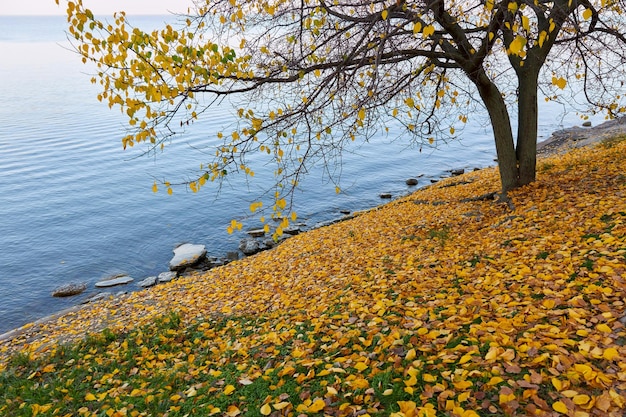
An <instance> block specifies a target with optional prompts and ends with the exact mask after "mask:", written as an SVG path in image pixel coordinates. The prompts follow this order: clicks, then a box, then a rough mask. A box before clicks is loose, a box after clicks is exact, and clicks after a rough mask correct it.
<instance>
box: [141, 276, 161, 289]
mask: <svg viewBox="0 0 626 417" xmlns="http://www.w3.org/2000/svg"><path fill="white" fill-rule="evenodd" d="M156 283H157V277H148V278H146V279H144V280H142V281H139V282H138V283H137V285H139V286H140V287H143V288H146V287H152V286H153V285H156Z"/></svg>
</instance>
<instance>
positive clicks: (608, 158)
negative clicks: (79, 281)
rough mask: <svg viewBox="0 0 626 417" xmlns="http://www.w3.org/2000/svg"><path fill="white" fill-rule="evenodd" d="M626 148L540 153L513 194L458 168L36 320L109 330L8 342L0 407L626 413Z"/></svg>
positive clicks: (14, 411) (52, 330)
mask: <svg viewBox="0 0 626 417" xmlns="http://www.w3.org/2000/svg"><path fill="white" fill-rule="evenodd" d="M624 155H626V144H624V143H623V142H622V143H618V144H617V145H615V146H612V147H610V148H601V147H600V148H595V149H585V150H584V151H578V152H574V153H570V154H567V155H564V156H561V157H558V158H552V159H550V160H549V162H550V164H551V165H550V166H551V169H550V170H549V171H547V172H543V173H542V174H541V175H540V176H539V179H538V181H537V182H536V183H534V184H532V185H530V186H527V187H525V188H524V189H522V190H518V191H515V192H512V193H511V199H512V201H513V203H514V206H515V211H514V212H511V211H510V210H509V209H508V208H507V207H506V206H504V205H499V204H498V203H494V202H492V201H481V200H479V201H467V200H463V199H466V198H468V197H471V196H476V195H483V194H485V193H488V192H490V191H491V190H493V189H497V187H498V179H497V176H496V172H495V171H494V170H483V171H479V172H474V173H470V174H466V175H465V177H464V180H465V181H464V182H463V183H462V184H458V185H454V186H445V185H446V182H443V183H442V184H438V185H437V186H432V187H430V188H428V189H425V190H421V191H418V192H417V193H416V194H414V195H412V196H408V197H406V198H404V199H401V200H398V201H395V202H392V203H390V204H388V205H386V206H384V207H381V208H378V209H374V210H371V211H368V212H364V213H361V214H360V215H358V216H357V217H355V218H354V219H352V220H349V221H345V222H343V223H340V224H337V225H334V226H331V227H327V228H322V229H318V230H314V231H311V232H308V233H306V234H303V235H300V236H296V237H294V238H291V239H290V240H288V241H287V242H285V243H283V244H281V245H280V246H279V247H277V248H276V249H275V250H273V251H270V252H264V253H261V254H259V255H256V256H254V257H251V258H246V259H243V260H241V261H238V262H234V263H232V264H230V265H228V266H225V267H222V268H217V269H214V270H211V271H209V272H207V273H206V274H204V275H197V276H194V277H189V278H182V279H179V280H178V281H177V282H173V283H171V284H167V285H164V286H163V287H159V288H155V289H152V290H150V291H144V292H140V293H134V294H129V295H127V296H125V297H123V298H122V299H121V300H123V302H121V301H120V300H119V299H118V300H114V301H105V302H102V303H98V304H95V305H93V306H91V308H89V309H87V308H86V309H82V310H79V311H76V312H73V313H71V315H70V316H66V317H62V318H59V319H58V320H57V321H54V322H51V323H49V324H46V325H45V326H40V327H39V328H37V327H36V326H34V327H32V328H31V329H29V331H31V332H33V333H32V334H35V333H34V332H36V331H37V330H38V329H39V331H41V332H43V333H42V334H46V335H47V337H48V339H47V340H48V341H51V340H65V338H66V337H70V336H71V337H79V336H81V335H82V333H83V331H84V330H83V328H82V327H81V326H80V325H79V323H85V324H86V326H88V328H91V329H94V328H98V327H102V326H104V325H106V326H107V327H108V328H109V330H107V331H106V332H104V333H100V334H95V335H92V336H91V338H89V339H88V340H87V341H85V342H81V343H82V344H80V345H77V346H76V347H75V348H72V347H67V348H59V347H57V346H55V345H50V344H48V345H46V344H45V340H44V339H41V338H40V339H30V340H28V342H27V341H26V339H24V338H22V339H20V338H17V339H14V340H13V341H12V342H4V343H3V344H2V345H1V346H0V353H1V354H2V355H1V356H2V362H0V367H1V368H0V370H3V374H2V375H3V377H4V378H5V379H4V380H5V381H7V383H6V384H5V385H6V386H7V387H8V388H7V389H6V390H4V391H3V392H2V393H0V414H3V415H4V414H7V415H31V414H34V415H37V414H39V415H41V414H45V413H54V414H56V415H64V414H71V413H77V415H85V416H89V415H100V414H104V415H123V414H122V413H124V412H127V413H128V415H132V413H133V412H135V413H137V415H141V413H144V414H151V413H152V414H155V415H156V414H159V413H163V412H164V410H165V411H166V412H168V413H169V414H170V415H172V416H173V415H181V416H183V415H185V414H189V415H227V416H238V415H255V414H256V415H258V414H261V415H275V416H278V415H298V414H321V413H325V414H329V415H344V416H347V415H365V414H369V415H392V416H394V417H407V416H437V415H451V416H468V417H472V416H477V415H486V414H494V415H504V414H510V415H551V416H555V415H558V414H562V415H575V416H586V415H589V416H593V415H611V413H612V414H613V415H621V414H623V411H624V408H625V402H626V399H625V398H624V395H623V393H624V390H626V373H625V371H624V370H625V369H626V362H625V361H624V358H626V348H625V346H624V345H625V341H626V330H625V328H624V325H623V324H622V323H621V322H620V320H619V319H620V318H622V317H624V314H625V313H624V310H625V308H626V305H625V301H624V300H625V296H626V280H625V277H626V226H625V224H626V202H625V201H626V199H625V198H624V196H625V195H626V179H625V177H624V174H623V173H622V167H621V164H620V161H623V159H624ZM462 200H463V202H461V201H462ZM468 213H470V215H468ZM476 213H478V214H476ZM137 312H141V314H140V315H137ZM172 312H175V313H172ZM131 317H132V320H131ZM105 318H106V320H105ZM18 347H19V348H20V349H21V350H22V356H20V357H17V358H15V357H14V358H12V359H10V360H9V359H8V352H11V351H12V350H15V349H16V348H18ZM72 349H74V350H72ZM20 358H21V359H20ZM35 386H36V387H37V390H34V389H33V387H35ZM34 391H36V392H37V393H38V397H36V398H31V397H27V395H29V394H27V393H29V392H34ZM25 401H27V402H28V404H30V408H29V409H28V410H26V411H27V412H28V413H30V414H26V412H24V413H22V411H21V410H22V409H20V408H19V404H20V403H25ZM24 408H26V407H24ZM20 413H22V414H20Z"/></svg>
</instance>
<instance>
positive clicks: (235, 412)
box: [224, 405, 241, 417]
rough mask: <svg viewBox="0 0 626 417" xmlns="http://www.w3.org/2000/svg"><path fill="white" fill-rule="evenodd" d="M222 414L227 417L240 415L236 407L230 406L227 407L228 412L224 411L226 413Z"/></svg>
mask: <svg viewBox="0 0 626 417" xmlns="http://www.w3.org/2000/svg"><path fill="white" fill-rule="evenodd" d="M224 414H226V415H227V416H228V417H236V416H238V415H239V414H241V410H240V409H239V408H237V406H236V405H231V406H229V407H228V411H226V413H224Z"/></svg>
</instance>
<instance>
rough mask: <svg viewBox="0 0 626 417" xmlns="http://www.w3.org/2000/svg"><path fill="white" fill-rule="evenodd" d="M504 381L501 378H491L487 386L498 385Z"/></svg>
mask: <svg viewBox="0 0 626 417" xmlns="http://www.w3.org/2000/svg"><path fill="white" fill-rule="evenodd" d="M502 381H504V379H503V378H502V377H499V376H492V377H491V379H490V380H489V382H487V385H498V384H499V383H500V382H502Z"/></svg>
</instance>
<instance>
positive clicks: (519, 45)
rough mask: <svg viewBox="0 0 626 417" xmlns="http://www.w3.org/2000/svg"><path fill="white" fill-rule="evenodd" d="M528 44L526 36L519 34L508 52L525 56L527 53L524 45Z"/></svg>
mask: <svg viewBox="0 0 626 417" xmlns="http://www.w3.org/2000/svg"><path fill="white" fill-rule="evenodd" d="M525 46H526V38H525V37H524V36H521V35H517V36H516V37H515V39H513V41H512V42H511V44H510V45H509V48H508V50H507V53H508V54H509V55H518V56H520V57H524V56H525V55H526V53H525V51H524V47H525Z"/></svg>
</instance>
